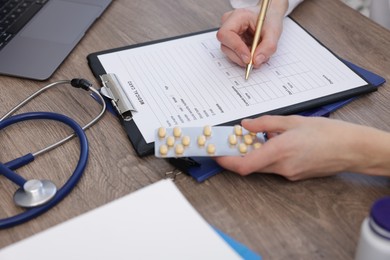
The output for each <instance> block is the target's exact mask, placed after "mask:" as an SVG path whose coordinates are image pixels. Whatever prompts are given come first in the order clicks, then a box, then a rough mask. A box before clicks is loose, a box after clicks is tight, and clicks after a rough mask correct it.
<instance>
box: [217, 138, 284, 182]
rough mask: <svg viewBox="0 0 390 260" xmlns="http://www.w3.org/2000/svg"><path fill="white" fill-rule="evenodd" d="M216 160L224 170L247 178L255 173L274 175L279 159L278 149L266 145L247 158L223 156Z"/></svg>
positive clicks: (246, 156) (247, 155)
mask: <svg viewBox="0 0 390 260" xmlns="http://www.w3.org/2000/svg"><path fill="white" fill-rule="evenodd" d="M214 159H215V161H216V162H217V163H218V164H219V165H220V166H222V167H223V168H224V169H227V170H230V171H233V172H236V173H238V174H240V175H242V176H246V175H249V174H251V173H254V172H261V173H272V172H273V169H272V166H273V165H274V163H275V162H276V161H277V160H278V159H279V158H278V150H277V149H276V147H275V146H273V145H269V144H267V143H265V144H264V145H263V146H262V147H261V148H260V149H257V150H254V151H252V152H250V153H248V154H246V155H245V156H222V157H216V158H214Z"/></svg>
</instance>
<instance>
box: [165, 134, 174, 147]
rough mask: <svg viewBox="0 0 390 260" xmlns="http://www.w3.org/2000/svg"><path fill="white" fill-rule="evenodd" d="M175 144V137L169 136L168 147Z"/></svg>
mask: <svg viewBox="0 0 390 260" xmlns="http://www.w3.org/2000/svg"><path fill="white" fill-rule="evenodd" d="M174 144H175V137H173V136H168V137H167V145H168V146H169V147H172V146H173V145H174Z"/></svg>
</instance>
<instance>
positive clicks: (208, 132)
mask: <svg viewBox="0 0 390 260" xmlns="http://www.w3.org/2000/svg"><path fill="white" fill-rule="evenodd" d="M211 132H212V131H211V126H209V125H206V126H205V127H204V128H203V134H204V135H205V136H210V135H211Z"/></svg>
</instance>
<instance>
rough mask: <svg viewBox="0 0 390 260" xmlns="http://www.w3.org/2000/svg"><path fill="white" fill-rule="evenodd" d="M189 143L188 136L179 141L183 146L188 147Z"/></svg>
mask: <svg viewBox="0 0 390 260" xmlns="http://www.w3.org/2000/svg"><path fill="white" fill-rule="evenodd" d="M190 142H191V139H190V137H189V136H188V135H185V136H183V138H182V139H181V143H182V144H183V145H184V146H189V145H190Z"/></svg>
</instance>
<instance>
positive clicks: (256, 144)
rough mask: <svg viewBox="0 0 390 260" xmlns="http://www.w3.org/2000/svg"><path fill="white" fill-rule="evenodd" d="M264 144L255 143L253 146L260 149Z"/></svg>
mask: <svg viewBox="0 0 390 260" xmlns="http://www.w3.org/2000/svg"><path fill="white" fill-rule="evenodd" d="M261 146H262V143H254V144H253V148H255V149H259V148H260V147H261Z"/></svg>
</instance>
